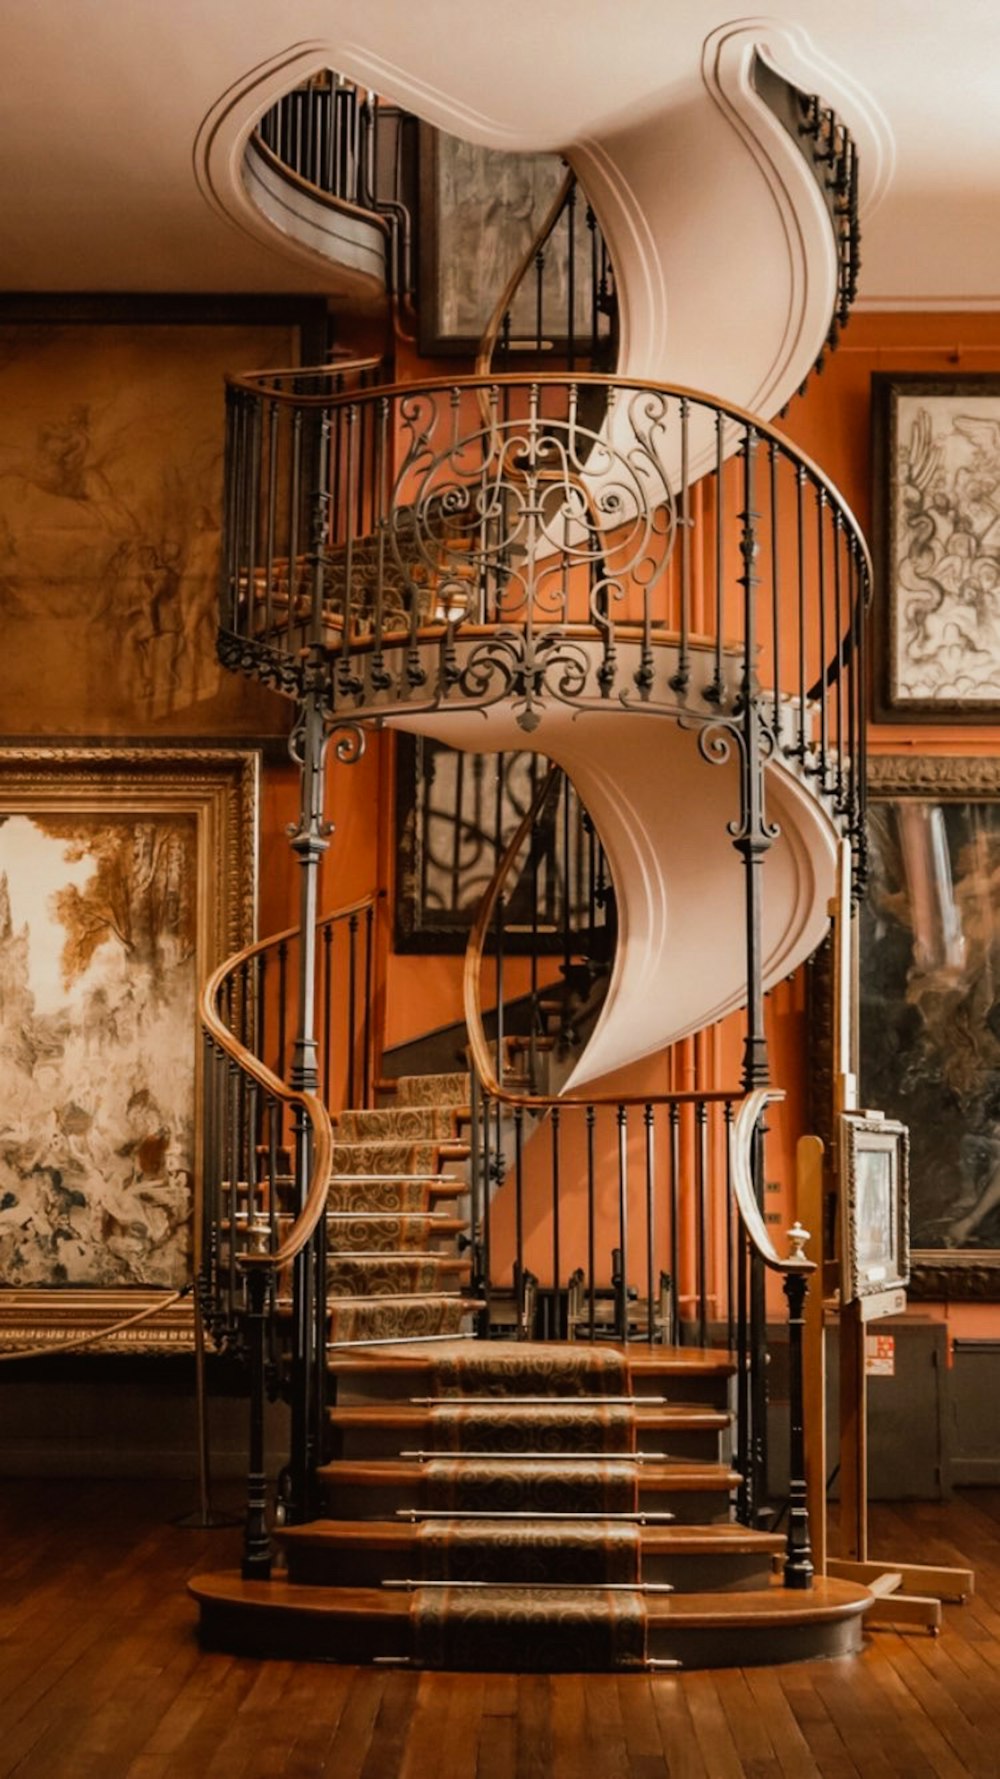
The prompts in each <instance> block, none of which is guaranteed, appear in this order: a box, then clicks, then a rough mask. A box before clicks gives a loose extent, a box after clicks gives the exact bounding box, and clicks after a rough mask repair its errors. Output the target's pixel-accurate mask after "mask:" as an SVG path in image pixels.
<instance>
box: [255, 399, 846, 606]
mask: <svg viewBox="0 0 1000 1779" xmlns="http://www.w3.org/2000/svg"><path fill="white" fill-rule="evenodd" d="M331 368H334V367H331V366H329V365H316V366H302V365H300V366H299V367H298V368H297V369H289V370H283V371H247V372H243V373H233V374H230V375H229V376H227V378H226V387H227V388H229V389H242V390H244V391H245V392H246V393H247V394H248V395H255V396H266V397H268V399H269V400H271V401H274V402H277V403H278V404H279V405H282V406H284V405H294V406H296V407H303V408H311V407H325V408H331V409H333V408H340V407H348V406H350V404H351V403H352V402H359V401H366V400H367V401H379V402H392V401H394V400H396V399H400V400H406V401H412V400H413V399H414V398H415V397H417V396H420V395H427V394H438V393H440V392H441V391H442V390H463V389H469V390H474V389H476V388H477V387H478V386H480V385H481V384H482V383H483V382H484V379H483V378H482V377H477V376H471V375H469V376H461V377H438V378H435V379H434V380H433V381H432V382H430V383H380V384H379V385H378V387H377V388H376V389H371V390H360V391H359V390H343V391H341V392H340V393H336V394H332V395H330V394H327V395H324V394H322V393H320V394H318V395H317V394H312V393H305V392H299V391H296V390H292V389H271V388H269V387H268V386H267V379H268V378H270V377H300V378H304V377H310V376H312V377H318V376H322V375H323V374H324V372H329V371H330V370H331ZM486 380H487V381H488V382H489V384H490V385H491V387H492V386H496V387H497V388H498V389H503V388H504V387H506V386H511V387H513V386H514V385H516V384H521V385H522V386H524V385H527V384H532V385H537V387H538V388H540V389H543V388H548V387H554V386H557V385H559V384H576V385H587V386H591V385H593V386H594V387H598V386H600V387H603V388H607V387H609V386H610V387H614V388H619V389H626V390H634V391H636V392H637V393H641V392H643V391H648V392H649V393H650V394H651V395H660V396H666V397H668V398H669V399H670V400H676V401H687V402H693V403H694V404H695V405H696V406H699V407H702V408H706V409H710V410H711V411H713V412H714V413H717V414H721V415H722V417H723V419H725V420H732V421H734V422H735V423H736V424H737V425H739V426H743V427H746V428H749V429H750V430H751V431H753V432H754V433H755V434H756V436H757V437H758V438H760V439H761V440H764V441H770V442H771V443H772V444H774V445H776V446H777V448H778V450H779V451H781V452H782V453H783V454H784V456H785V458H786V459H787V460H788V462H790V463H792V464H794V465H795V467H796V468H797V469H801V470H804V471H805V473H806V475H807V476H809V477H810V478H811V479H812V481H813V482H814V483H815V485H816V487H817V488H819V489H821V490H822V491H823V493H824V494H825V496H826V500H827V502H828V503H829V505H830V506H831V507H832V508H834V509H835V511H836V512H838V513H839V514H840V516H841V519H842V520H843V523H844V525H845V527H846V528H847V529H848V531H849V532H850V535H851V537H852V539H853V541H854V543H855V544H856V545H857V547H858V549H859V551H860V553H861V557H862V561H863V563H864V566H865V569H866V575H867V583H868V589H869V591H868V593H867V594H866V602H867V600H868V599H870V597H871V593H870V588H871V579H872V560H871V552H870V550H869V548H868V545H867V543H866V541H865V536H864V532H863V531H862V529H861V525H860V523H859V521H858V519H857V517H856V515H855V513H854V510H853V508H852V507H851V505H850V503H849V502H848V501H846V500H845V499H844V496H843V495H842V494H841V492H840V490H839V488H838V487H837V486H836V484H835V483H834V482H833V481H831V479H830V477H829V476H828V475H827V473H826V471H825V470H823V469H821V468H820V466H819V464H818V463H817V462H816V461H815V459H814V458H812V457H810V456H809V455H808V453H807V452H805V451H802V450H800V448H799V446H798V445H796V444H795V443H794V442H793V441H792V440H791V439H790V438H789V437H788V435H787V434H786V433H783V432H781V431H780V430H779V428H778V427H776V426H775V425H773V424H772V422H771V421H769V420H762V419H761V418H760V417H759V415H757V414H751V413H750V411H749V409H747V408H740V407H737V406H736V405H735V404H734V403H733V402H727V401H724V400H723V399H722V397H721V396H717V395H713V394H712V393H711V392H710V391H708V390H704V389H691V388H689V387H688V386H687V385H686V384H681V383H658V382H655V381H654V380H653V379H652V378H651V377H619V376H616V375H611V374H608V373H605V372H601V371H574V372H573V373H572V375H570V374H569V373H567V372H555V371H538V372H534V371H533V372H532V373H531V374H530V375H529V376H525V374H524V373H523V372H521V371H497V372H495V373H493V374H492V375H491V376H490V377H489V378H488V379H486Z"/></svg>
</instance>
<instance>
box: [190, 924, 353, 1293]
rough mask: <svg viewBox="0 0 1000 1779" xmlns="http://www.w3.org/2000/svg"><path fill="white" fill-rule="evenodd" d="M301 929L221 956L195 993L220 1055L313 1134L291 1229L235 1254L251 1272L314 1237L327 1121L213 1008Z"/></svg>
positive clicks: (282, 1259)
mask: <svg viewBox="0 0 1000 1779" xmlns="http://www.w3.org/2000/svg"><path fill="white" fill-rule="evenodd" d="M378 900H379V896H378V895H369V896H362V897H360V898H359V899H358V900H357V901H356V902H349V903H347V904H346V905H345V906H344V907H343V908H337V909H335V910H334V912H333V913H332V914H328V915H325V916H324V917H323V919H322V920H319V921H317V923H316V925H317V927H323V926H331V925H333V924H334V923H335V922H336V921H340V920H348V919H350V917H351V915H352V914H360V913H362V912H364V911H365V910H366V909H368V908H374V907H375V904H376V902H377V901H378ZM301 930H302V929H301V927H297V926H296V927H286V928H285V930H284V931H283V932H280V933H271V934H270V935H269V936H268V937H267V938H266V939H257V940H255V941H254V943H253V944H252V945H244V946H243V948H242V950H240V951H236V952H234V953H233V954H232V956H231V957H227V958H225V959H224V960H223V962H222V963H221V964H219V965H218V966H217V968H216V969H214V970H213V971H212V974H211V975H210V976H209V978H208V981H207V982H206V983H205V986H204V988H203V989H202V992H201V998H200V1003H199V1011H200V1014H201V1023H202V1025H203V1027H204V1028H205V1031H206V1032H207V1033H208V1035H209V1037H210V1038H211V1039H212V1041H213V1043H215V1044H217V1045H218V1047H219V1049H220V1050H222V1051H223V1052H224V1053H225V1055H226V1056H228V1057H230V1058H231V1060H232V1061H233V1062H234V1063H235V1064H236V1065H237V1067H238V1068H240V1069H242V1070H243V1072H244V1074H246V1075H249V1076H250V1078H251V1080H252V1081H256V1083H257V1085H258V1087H262V1088H263V1089H264V1092H265V1093H268V1094H270V1095H271V1096H272V1097H273V1098H274V1099H278V1100H281V1101H282V1102H283V1103H284V1104H285V1105H286V1106H301V1108H302V1110H303V1112H304V1113H305V1115H306V1118H307V1119H308V1122H309V1126H310V1128H311V1130H312V1136H313V1151H312V1168H311V1178H310V1182H309V1191H308V1193H307V1195H306V1202H305V1204H304V1205H303V1206H302V1209H301V1211H300V1212H299V1214H298V1216H297V1217H296V1218H295V1221H294V1222H293V1224H292V1227H291V1229H290V1230H289V1231H288V1233H287V1234H286V1236H285V1238H284V1240H283V1241H282V1243H281V1245H280V1247H278V1248H276V1249H275V1250H274V1251H273V1253H266V1254H239V1255H238V1256H237V1265H238V1266H241V1267H244V1268H250V1269H251V1270H253V1269H260V1268H263V1269H267V1270H271V1271H276V1270H277V1269H278V1268H280V1267H283V1266H287V1265H289V1264H290V1263H291V1262H292V1261H293V1260H294V1259H295V1257H296V1255H298V1254H301V1252H302V1250H303V1248H304V1247H305V1246H306V1243H307V1242H308V1241H309V1240H310V1238H311V1236H312V1235H313V1234H314V1232H315V1230H316V1227H317V1225H318V1223H319V1221H320V1219H321V1217H322V1215H323V1211H324V1207H325V1205H326V1199H327V1192H328V1190H329V1182H330V1174H331V1172H332V1169H333V1120H332V1118H331V1117H330V1114H329V1112H328V1111H327V1109H326V1107H325V1105H324V1104H323V1101H322V1100H321V1099H320V1098H319V1096H318V1095H317V1094H315V1093H310V1092H309V1091H308V1090H305V1089H302V1090H300V1089H297V1088H293V1087H289V1086H288V1085H287V1083H286V1082H284V1081H282V1079H281V1077H280V1076H279V1075H276V1074H275V1073H274V1071H273V1069H269V1068H268V1066H267V1064H266V1063H264V1062H261V1060H260V1058H259V1057H257V1056H255V1055H254V1053H253V1051H252V1050H249V1049H248V1048H247V1046H246V1045H245V1044H241V1043H240V1041H239V1039H238V1038H235V1037H234V1036H233V1034H232V1032H231V1031H230V1030H229V1027H228V1026H227V1025H226V1024H225V1022H224V1020H223V1019H222V1018H221V1016H220V1014H219V1010H218V999H219V995H220V994H221V992H222V989H223V987H224V986H225V984H226V982H227V981H228V980H230V979H231V978H232V977H233V976H234V975H235V974H236V973H237V971H239V970H240V969H242V967H243V965H244V964H248V963H249V962H250V961H251V959H253V958H255V957H259V956H260V955H261V953H262V952H264V951H269V950H270V949H271V947H272V946H275V945H281V944H285V943H287V942H288V941H289V940H291V939H296V938H298V936H299V934H300V932H301Z"/></svg>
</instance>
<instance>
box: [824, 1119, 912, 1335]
mask: <svg viewBox="0 0 1000 1779" xmlns="http://www.w3.org/2000/svg"><path fill="white" fill-rule="evenodd" d="M840 1155H841V1159H842V1164H843V1176H842V1194H841V1206H842V1211H843V1222H842V1240H841V1294H842V1296H843V1299H844V1301H845V1303H853V1302H854V1301H855V1300H856V1299H857V1298H859V1297H872V1296H874V1295H875V1294H876V1293H878V1292H882V1291H890V1290H892V1289H893V1287H894V1286H897V1285H905V1284H906V1283H907V1280H908V1278H909V1170H908V1165H907V1162H908V1155H909V1139H908V1132H907V1129H906V1126H905V1125H904V1124H899V1123H897V1122H896V1120H895V1119H892V1118H883V1117H880V1116H877V1115H873V1114H872V1113H866V1112H844V1113H842V1114H841V1118H840Z"/></svg>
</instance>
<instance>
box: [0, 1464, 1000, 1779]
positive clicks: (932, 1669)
mask: <svg viewBox="0 0 1000 1779" xmlns="http://www.w3.org/2000/svg"><path fill="white" fill-rule="evenodd" d="M191 1504H192V1502H191V1496H190V1492H189V1491H186V1490H184V1489H183V1488H182V1487H180V1486H179V1485H178V1484H176V1483H174V1484H150V1483H147V1482H139V1481H137V1482H130V1483H83V1484H72V1483H64V1482H61V1483H59V1484H51V1483H43V1484H34V1483H24V1482H18V1483H0V1524H2V1537H3V1559H2V1576H3V1580H2V1582H0V1776H3V1779H6V1776H7V1775H11V1774H16V1775H18V1779H265V1776H266V1779H312V1776H313V1775H321V1774H329V1775H330V1776H331V1779H522V1776H523V1779H528V1776H529V1775H538V1776H539V1779H541V1776H542V1775H544V1776H545V1779H660V1776H661V1775H666V1774H669V1775H672V1776H675V1779H806V1775H810V1774H822V1775H824V1779H851V1776H853V1775H863V1779H892V1776H893V1775H902V1776H905V1779H918V1776H919V1779H924V1776H939V1779H961V1776H962V1775H967V1774H972V1775H977V1776H981V1779H1000V1491H994V1490H968V1491H966V1492H964V1493H963V1494H962V1495H960V1496H959V1497H958V1498H957V1499H956V1500H955V1501H954V1502H953V1503H952V1504H950V1505H948V1506H947V1507H937V1506H910V1507H904V1508H900V1509H898V1510H890V1509H887V1508H876V1509H875V1510H874V1511H873V1532H874V1544H875V1550H876V1553H877V1554H886V1555H890V1556H895V1557H896V1559H897V1560H900V1559H906V1558H908V1559H909V1560H911V1561H920V1560H923V1561H927V1562H935V1561H939V1562H946V1563H948V1562H951V1563H955V1562H958V1563H963V1564H971V1565H972V1566H973V1567H974V1568H975V1569H976V1570H977V1571H978V1586H979V1591H978V1592H977V1594H976V1596H975V1598H974V1599H972V1600H971V1601H970V1603H969V1604H968V1605H967V1606H965V1607H958V1606H953V1607H947V1608H946V1609H945V1628H944V1632H943V1635H942V1636H941V1637H940V1639H938V1640H937V1641H935V1640H933V1639H931V1638H929V1637H928V1636H927V1635H926V1634H920V1633H913V1634H911V1635H908V1636H901V1635H897V1634H895V1633H892V1632H886V1631H879V1632H876V1633H875V1634H874V1635H872V1636H871V1637H870V1638H869V1640H868V1644H867V1647H866V1649H865V1653H864V1655H863V1656H861V1657H860V1658H855V1659H846V1660H842V1661H835V1662H827V1663H804V1664H801V1665H800V1666H797V1667H789V1668H783V1669H781V1670H774V1669H759V1670H756V1671H755V1670H752V1669H746V1670H742V1671H732V1672H726V1673H715V1674H695V1673H691V1674H678V1675H674V1674H665V1675H656V1676H651V1677H646V1676H642V1675H638V1676H635V1677H632V1676H622V1677H620V1678H618V1677H615V1676H603V1675H602V1676H596V1677H595V1676H588V1677H586V1678H579V1677H577V1676H573V1675H569V1676H559V1677H555V1678H549V1677H548V1676H541V1677H536V1676H521V1677H519V1678H518V1677H513V1676H511V1677H507V1676H504V1675H490V1676H486V1677H483V1678H480V1677H479V1676H476V1675H447V1674H422V1675H418V1674H409V1673H405V1672H400V1671H396V1670H384V1669H383V1670H378V1669H375V1670H371V1669H369V1670H365V1669H358V1668H332V1667H325V1666H321V1665H312V1664H293V1663H290V1662H272V1663H256V1662H251V1661H236V1660H232V1659H230V1658H228V1657H226V1656H218V1655H211V1656H209V1655H203V1654H201V1653H200V1651H199V1649H198V1646H197V1644H196V1642H195V1637H194V1616H195V1615H194V1608H193V1606H192V1605H191V1604H190V1603H189V1602H188V1600H187V1599H186V1597H185V1593H184V1581H185V1578H186V1577H187V1576H188V1575H190V1574H193V1573H194V1572H195V1571H197V1570H199V1569H205V1568H207V1567H211V1566H215V1565H222V1564H224V1563H226V1562H231V1561H232V1560H233V1558H234V1554H235V1548H236V1537H237V1535H236V1534H235V1533H233V1532H231V1531H213V1532H198V1531H184V1530H180V1529H178V1528H177V1527H175V1526H173V1525H172V1524H171V1523H170V1516H172V1515H176V1514H179V1513H183V1512H184V1511H185V1509H187V1508H189V1507H190V1506H191Z"/></svg>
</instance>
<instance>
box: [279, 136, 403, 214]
mask: <svg viewBox="0 0 1000 1779" xmlns="http://www.w3.org/2000/svg"><path fill="white" fill-rule="evenodd" d="M250 145H251V147H252V148H254V149H255V150H256V152H257V153H258V154H259V155H260V156H261V158H262V159H263V160H265V161H267V162H268V163H269V165H270V166H272V167H273V168H274V169H275V171H276V172H278V173H280V174H281V177H282V179H284V180H286V181H287V182H288V184H289V185H294V186H295V188H296V190H298V191H300V192H302V193H303V194H304V195H305V196H306V197H307V198H311V199H312V200H313V202H314V203H316V204H322V205H323V206H324V208H325V209H327V210H336V211H337V212H338V214H339V215H341V216H353V217H356V218H357V219H358V221H359V222H370V223H371V224H372V226H373V228H377V229H378V230H379V231H380V232H381V233H382V234H383V235H385V236H386V238H388V236H389V234H390V233H391V228H390V224H389V222H388V220H387V218H386V217H384V216H380V215H379V213H378V211H377V210H368V209H366V208H365V206H364V205H363V204H353V203H352V202H351V200H350V198H338V197H337V195H336V193H334V192H329V191H324V190H323V187H322V186H321V185H316V184H315V183H314V181H313V180H311V179H307V178H306V176H305V174H304V173H300V172H299V171H298V169H297V168H296V167H291V166H289V164H288V162H287V161H283V160H282V158H281V156H280V154H275V152H274V149H273V148H268V146H267V143H266V142H265V141H264V138H263V136H262V135H261V133H260V131H259V130H254V131H253V133H252V134H251V137H250Z"/></svg>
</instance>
